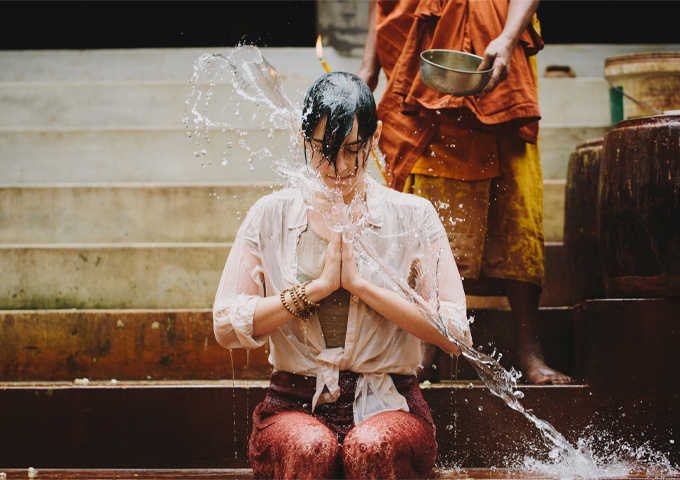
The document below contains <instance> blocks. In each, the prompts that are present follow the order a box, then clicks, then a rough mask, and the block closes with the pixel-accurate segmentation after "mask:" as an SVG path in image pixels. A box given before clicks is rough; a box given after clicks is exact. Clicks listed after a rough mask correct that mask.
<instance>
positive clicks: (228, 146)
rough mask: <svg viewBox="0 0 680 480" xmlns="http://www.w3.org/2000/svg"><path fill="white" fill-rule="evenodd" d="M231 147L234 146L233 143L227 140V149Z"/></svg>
mask: <svg viewBox="0 0 680 480" xmlns="http://www.w3.org/2000/svg"><path fill="white" fill-rule="evenodd" d="M233 146H234V142H232V141H231V140H229V141H228V142H227V148H231V147H233Z"/></svg>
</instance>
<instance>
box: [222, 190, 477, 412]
mask: <svg viewBox="0 0 680 480" xmlns="http://www.w3.org/2000/svg"><path fill="white" fill-rule="evenodd" d="M366 202H367V212H368V215H367V218H366V221H367V227H366V230H365V235H363V236H362V241H364V242H366V243H367V244H369V246H370V248H371V249H372V250H373V252H374V253H376V254H377V255H379V256H380V259H379V261H380V263H381V264H382V265H384V266H385V267H386V268H387V269H388V270H390V271H391V273H392V274H393V275H396V276H397V277H398V278H400V279H406V278H408V277H409V274H410V272H411V259H412V258H414V255H416V254H417V253H418V252H419V251H422V249H423V248H427V245H428V243H429V244H431V247H432V248H433V250H434V251H435V252H441V253H440V260H439V268H438V271H439V279H438V291H439V305H438V309H439V314H440V316H441V318H442V319H443V321H444V323H445V325H446V326H447V328H448V329H449V332H450V333H451V334H452V335H454V336H456V337H457V338H459V339H462V340H463V341H465V343H468V344H471V337H470V330H469V324H468V321H467V317H466V308H465V294H464V292H463V285H462V282H461V279H460V275H459V273H458V269H457V267H456V264H455V261H454V259H453V254H452V253H451V248H450V246H449V242H448V240H447V237H446V231H445V230H444V227H443V225H442V224H441V222H440V220H439V218H438V217H437V213H436V211H435V209H434V207H432V205H431V204H430V202H429V201H427V200H425V199H423V198H420V197H417V196H415V195H408V194H404V193H399V192H396V191H394V190H390V189H388V188H385V187H383V186H381V185H379V184H377V183H376V182H374V181H369V182H368V189H367V194H366ZM308 208H309V206H308V205H307V204H306V203H305V201H304V199H303V197H302V195H301V193H300V192H299V191H298V190H297V189H291V188H286V189H283V190H280V191H278V192H275V193H274V194H272V195H268V196H265V197H263V198H261V199H260V200H259V201H258V202H257V203H256V204H255V205H254V206H253V207H252V208H251V209H250V211H249V212H248V215H247V216H246V219H245V220H244V222H243V224H242V225H241V228H240V229H239V231H238V234H237V236H236V240H235V242H234V245H233V247H232V249H231V253H230V254H229V258H228V260H227V263H226V266H225V268H224V272H223V274H222V279H221V281H220V285H219V288H218V290H217V295H216V297H215V304H214V307H213V320H214V331H215V337H216V338H217V341H218V343H219V344H220V345H222V346H223V347H224V348H227V349H234V348H245V349H247V350H251V349H254V348H258V347H261V346H262V345H264V343H265V342H266V341H267V340H269V342H270V355H269V362H270V363H271V364H272V365H273V367H274V369H275V370H279V371H286V372H291V373H296V374H298V375H307V376H315V377H316V378H317V383H316V385H317V389H316V394H315V396H314V399H313V402H312V409H314V408H316V405H318V404H322V403H328V402H334V401H336V400H337V399H338V397H339V395H340V388H339V385H338V379H339V372H340V371H341V370H350V371H353V372H356V373H359V374H361V375H360V376H359V380H358V384H357V389H356V392H357V393H356V399H355V402H354V417H355V423H357V424H358V423H360V422H361V421H363V420H365V419H366V418H369V417H370V416H372V415H374V414H376V413H379V412H382V411H387V410H404V411H408V406H407V404H406V399H405V398H404V397H403V396H402V395H400V394H399V393H398V392H397V390H396V388H395V386H394V383H393V382H392V378H391V377H390V375H389V374H390V373H395V374H401V375H414V374H415V372H416V368H417V367H418V365H419V364H420V363H421V361H422V353H421V347H420V339H418V338H417V337H415V336H413V335H411V334H409V333H407V332H405V331H404V330H402V329H401V328H399V327H397V326H396V325H395V324H394V323H392V322H390V321H389V320H387V319H386V318H384V317H383V316H381V315H380V314H378V313H377V312H376V311H374V310H373V309H372V308H371V307H369V306H368V305H367V304H366V303H364V302H363V301H362V300H361V299H359V298H358V297H356V296H352V297H351V298H350V308H349V316H348V319H347V334H346V337H345V346H344V347H338V348H326V345H325V342H324V338H323V334H322V330H321V326H320V324H319V320H318V317H317V316H316V315H312V316H311V317H310V318H309V319H308V320H307V321H303V320H300V319H298V318H294V319H293V320H291V321H289V322H288V323H286V324H284V325H282V326H281V327H279V328H276V329H274V330H272V331H271V332H269V333H268V334H266V335H261V336H258V337H253V315H254V312H255V306H256V305H257V301H258V300H259V299H260V298H262V297H265V296H273V295H275V296H279V294H280V292H281V291H282V290H285V289H286V288H290V287H291V286H294V285H297V284H298V281H297V278H296V277H297V270H298V256H297V246H298V240H299V237H300V234H301V233H302V232H303V231H304V230H305V229H306V228H307V210H308ZM422 227H424V228H425V230H423V228H422ZM419 231H421V232H426V235H424V234H419V233H418V232H419ZM425 236H426V237H427V238H423V237H425ZM358 270H359V273H360V275H361V276H362V277H363V278H365V279H367V280H370V281H371V282H372V283H374V284H376V285H379V286H382V287H386V288H392V286H391V284H390V282H389V280H386V276H385V275H384V274H381V273H380V272H376V271H375V270H374V269H373V268H371V267H370V266H369V265H368V264H366V263H362V262H359V265H358ZM430 273H431V272H430ZM417 289H418V288H417V287H416V290H417Z"/></svg>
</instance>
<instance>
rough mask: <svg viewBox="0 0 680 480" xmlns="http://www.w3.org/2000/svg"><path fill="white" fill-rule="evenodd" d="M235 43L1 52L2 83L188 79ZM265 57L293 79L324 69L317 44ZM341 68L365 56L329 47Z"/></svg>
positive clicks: (267, 52) (355, 65) (267, 51)
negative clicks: (202, 61)
mask: <svg viewBox="0 0 680 480" xmlns="http://www.w3.org/2000/svg"><path fill="white" fill-rule="evenodd" d="M232 51H233V48H224V47H210V48H207V47H206V48H135V49H106V50H30V51H3V52H0V82H54V81H57V82H78V81H86V82H98V81H119V82H120V81H128V82H134V81H164V80H174V81H182V82H188V81H189V80H190V79H191V76H192V75H193V74H194V62H195V61H196V60H197V59H198V58H199V57H200V56H201V55H203V54H205V53H211V54H212V53H215V54H222V55H225V56H228V55H229V54H230V53H231V52H232ZM260 51H261V52H262V56H263V57H264V58H265V59H267V61H268V62H269V63H270V64H271V65H273V66H274V67H275V68H277V70H278V71H279V72H280V73H281V75H282V76H283V77H284V80H288V79H293V80H295V79H301V78H302V79H315V78H317V77H319V76H321V75H322V74H323V73H324V69H323V67H322V66H321V64H320V63H319V61H318V60H317V59H316V50H315V49H314V48H291V47H283V48H266V47H264V48H260ZM323 53H324V58H325V59H326V62H327V63H328V64H329V65H330V66H331V67H332V68H333V69H335V70H340V71H345V72H356V71H357V70H359V67H360V66H361V58H357V57H346V56H342V55H340V54H338V53H337V52H335V50H333V49H332V48H328V49H325V50H324V52H323Z"/></svg>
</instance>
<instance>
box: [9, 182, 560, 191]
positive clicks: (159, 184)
mask: <svg viewBox="0 0 680 480" xmlns="http://www.w3.org/2000/svg"><path fill="white" fill-rule="evenodd" d="M560 181H561V180H560ZM272 183H276V182H268V181H263V180H260V181H250V182H191V181H190V182H82V183H0V189H9V188H16V189H26V190H28V189H36V188H41V189H42V188H55V189H56V188H63V189H68V188H102V189H103V188H211V187H216V188H217V187H227V188H231V187H233V188H244V187H252V188H270V187H272V186H274V187H283V186H284V185H272Z"/></svg>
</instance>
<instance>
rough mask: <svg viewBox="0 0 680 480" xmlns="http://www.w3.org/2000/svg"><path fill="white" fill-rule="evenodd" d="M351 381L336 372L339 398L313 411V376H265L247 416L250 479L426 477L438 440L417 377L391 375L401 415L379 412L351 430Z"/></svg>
mask: <svg viewBox="0 0 680 480" xmlns="http://www.w3.org/2000/svg"><path fill="white" fill-rule="evenodd" d="M358 378H359V374H357V373H354V372H349V371H342V372H340V381H339V385H340V398H338V400H337V401H336V402H333V403H325V404H322V405H318V406H317V407H316V410H315V411H314V412H312V411H311V408H312V398H313V396H314V393H315V391H316V378H315V377H303V376H302V375H295V374H292V373H288V372H274V373H272V377H271V385H270V386H269V389H268V391H267V397H266V398H265V400H264V402H262V403H261V404H260V405H258V406H257V408H256V409H255V413H254V414H253V433H252V435H251V436H250V442H249V453H248V456H249V460H250V465H251V467H252V468H253V471H254V474H255V478H395V479H396V478H400V479H401V478H427V475H428V474H429V473H430V471H431V469H432V467H433V466H434V462H435V459H436V456H437V442H436V440H435V427H434V423H433V421H432V416H431V415H430V410H429V408H428V406H427V403H425V399H424V398H423V395H422V393H421V391H420V387H419V385H418V382H417V380H416V377H415V376H408V375H394V374H393V375H392V380H393V381H394V385H395V387H396V388H397V391H398V392H399V393H400V394H401V395H403V396H404V398H406V402H407V403H408V407H409V412H408V413H407V412H403V411H390V412H383V413H379V414H377V415H374V416H372V417H371V418H369V419H368V420H365V421H363V422H361V423H360V424H359V425H355V424H354V412H353V403H354V394H355V389H356V384H357V380H358Z"/></svg>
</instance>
